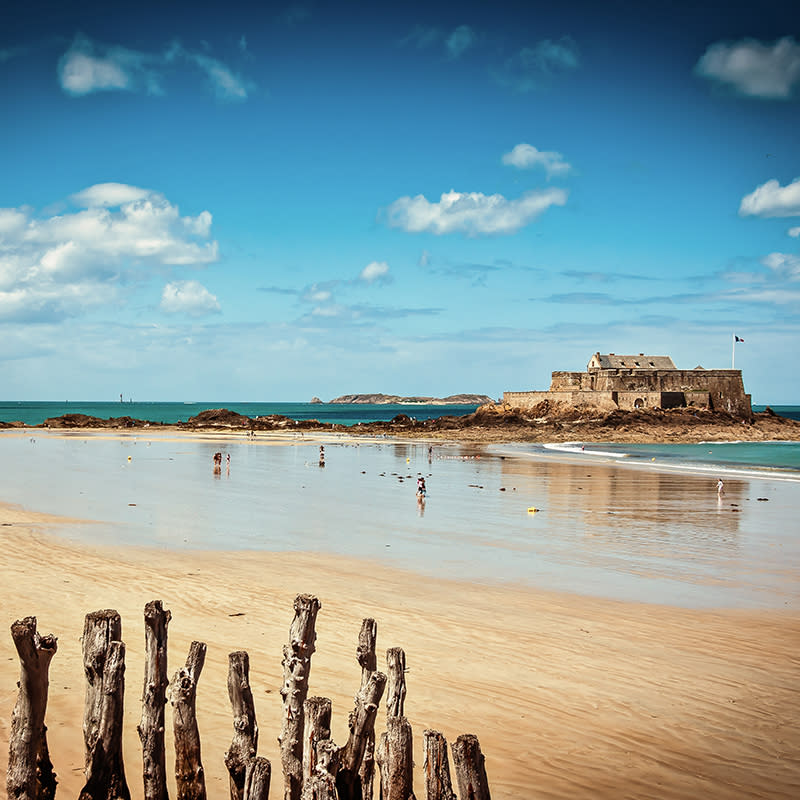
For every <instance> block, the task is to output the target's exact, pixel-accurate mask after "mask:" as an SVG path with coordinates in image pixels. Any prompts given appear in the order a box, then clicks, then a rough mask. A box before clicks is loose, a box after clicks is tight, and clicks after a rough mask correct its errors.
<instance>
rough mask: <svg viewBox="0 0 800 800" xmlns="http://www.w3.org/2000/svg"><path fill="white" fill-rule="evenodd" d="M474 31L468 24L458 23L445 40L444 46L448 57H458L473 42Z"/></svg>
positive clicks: (474, 37)
mask: <svg viewBox="0 0 800 800" xmlns="http://www.w3.org/2000/svg"><path fill="white" fill-rule="evenodd" d="M475 39H476V36H475V31H473V30H472V28H470V27H469V25H459V26H458V27H457V28H456V29H455V30H454V31H453V32H452V33H451V34H450V35H449V36H448V37H447V39H446V40H445V43H444V44H445V47H446V48H447V54H448V56H450V58H453V59H455V58H460V57H461V56H462V55H463V54H464V53H465V52H466V51H467V50H469V48H470V47H472V45H473V44H475Z"/></svg>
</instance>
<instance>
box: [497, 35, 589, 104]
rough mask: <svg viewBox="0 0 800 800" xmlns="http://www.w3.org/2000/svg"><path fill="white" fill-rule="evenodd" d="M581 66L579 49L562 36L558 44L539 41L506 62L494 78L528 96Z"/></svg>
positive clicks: (568, 38) (573, 42) (572, 40)
mask: <svg viewBox="0 0 800 800" xmlns="http://www.w3.org/2000/svg"><path fill="white" fill-rule="evenodd" d="M580 63H581V60H580V52H579V50H578V45H577V44H576V43H575V40H574V39H572V37H570V36H562V37H561V38H560V39H559V40H558V41H553V40H551V39H542V40H541V41H540V42H537V43H536V44H535V45H533V46H532V47H523V48H522V49H521V50H519V51H518V52H517V53H515V54H514V55H513V56H511V58H509V59H507V60H506V62H505V63H504V64H503V65H502V67H501V68H500V69H499V70H497V71H496V73H495V77H496V78H497V80H498V81H499V82H500V83H502V84H503V85H505V86H509V87H510V88H512V89H514V90H516V91H518V92H530V91H532V90H533V89H536V88H539V87H541V86H542V85H544V84H545V83H547V82H548V81H549V79H550V78H552V76H554V75H557V74H559V73H564V72H568V71H571V70H575V69H577V68H578V67H579V66H580Z"/></svg>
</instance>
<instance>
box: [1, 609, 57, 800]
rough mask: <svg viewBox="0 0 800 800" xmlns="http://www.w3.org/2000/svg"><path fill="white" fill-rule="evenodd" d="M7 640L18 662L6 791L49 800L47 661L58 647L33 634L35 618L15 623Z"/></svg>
mask: <svg viewBox="0 0 800 800" xmlns="http://www.w3.org/2000/svg"><path fill="white" fill-rule="evenodd" d="M11 638H12V639H13V640H14V646H15V647H16V648H17V653H18V654H19V660H20V679H19V693H18V694H17V702H16V703H15V705H14V711H13V713H12V716H11V730H10V732H9V737H8V741H9V747H8V771H7V772H6V791H7V792H8V796H9V798H15V799H16V800H52V798H54V797H55V793H56V783H57V781H56V774H55V772H54V771H53V764H52V763H51V761H50V753H49V751H48V749H47V727H46V726H45V724H44V717H45V712H46V710H47V691H48V687H49V670H50V661H51V660H52V658H53V656H54V655H55V654H56V650H57V649H58V644H57V640H56V637H55V636H53V635H52V634H47V635H45V636H41V635H40V634H39V633H38V632H37V631H36V617H25V619H21V620H20V619H18V620H17V621H16V622H14V624H13V625H12V626H11Z"/></svg>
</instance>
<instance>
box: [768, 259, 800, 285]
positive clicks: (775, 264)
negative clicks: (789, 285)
mask: <svg viewBox="0 0 800 800" xmlns="http://www.w3.org/2000/svg"><path fill="white" fill-rule="evenodd" d="M761 263H762V264H763V265H764V266H765V267H769V269H771V270H772V271H773V272H774V273H775V274H776V275H777V276H778V277H781V278H786V279H788V280H790V281H797V280H800V256H796V255H792V254H791V253H770V254H769V255H768V256H764V258H762V259H761Z"/></svg>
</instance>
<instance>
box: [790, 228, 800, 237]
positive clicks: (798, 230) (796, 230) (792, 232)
mask: <svg viewBox="0 0 800 800" xmlns="http://www.w3.org/2000/svg"><path fill="white" fill-rule="evenodd" d="M788 233H789V236H793V237H794V238H795V239H797V238H798V237H799V236H800V225H798V226H797V227H796V228H789V231H788Z"/></svg>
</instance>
